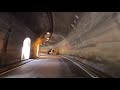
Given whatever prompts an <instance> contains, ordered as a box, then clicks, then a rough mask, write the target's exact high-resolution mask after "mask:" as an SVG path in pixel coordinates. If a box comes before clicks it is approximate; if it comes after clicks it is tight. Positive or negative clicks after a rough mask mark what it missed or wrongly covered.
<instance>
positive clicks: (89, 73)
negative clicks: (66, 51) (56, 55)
mask: <svg viewBox="0 0 120 90" xmlns="http://www.w3.org/2000/svg"><path fill="white" fill-rule="evenodd" d="M60 56H61V55H60ZM61 57H63V58H66V59H68V60H69V61H71V62H73V63H74V64H75V65H77V66H78V67H80V68H82V69H83V70H84V71H85V72H86V73H87V74H89V75H90V76H91V77H92V78H98V77H96V76H93V75H92V74H91V73H89V72H88V71H87V70H85V69H84V68H83V67H82V66H80V65H79V64H77V63H76V62H74V61H72V60H70V59H69V58H67V57H65V56H61Z"/></svg>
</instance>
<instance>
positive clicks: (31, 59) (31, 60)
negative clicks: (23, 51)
mask: <svg viewBox="0 0 120 90" xmlns="http://www.w3.org/2000/svg"><path fill="white" fill-rule="evenodd" d="M30 60H31V61H32V59H30ZM31 61H29V62H31ZM29 62H27V63H29ZM27 63H25V64H27ZM22 65H24V64H22ZM22 65H20V66H17V67H15V68H13V69H10V70H7V71H5V72H3V73H0V76H1V75H3V74H5V73H8V72H10V71H13V70H15V69H17V68H19V67H21V66H22Z"/></svg>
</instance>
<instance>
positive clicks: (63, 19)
mask: <svg viewBox="0 0 120 90" xmlns="http://www.w3.org/2000/svg"><path fill="white" fill-rule="evenodd" d="M10 13H11V14H12V15H13V16H14V17H16V19H17V20H18V21H19V22H20V23H22V24H24V25H26V26H27V27H28V28H30V29H31V30H32V32H34V33H35V34H36V35H37V36H40V35H42V34H43V33H45V32H47V31H49V30H50V25H51V22H50V21H49V18H48V16H47V13H46V12H10ZM79 13H80V12H52V17H53V34H52V37H51V39H50V40H49V42H48V43H47V44H45V46H46V45H54V44H56V43H58V42H60V41H62V40H63V39H64V38H65V37H66V36H67V35H68V34H69V33H70V31H71V30H72V29H73V28H72V27H71V23H73V21H74V20H75V15H77V14H79Z"/></svg>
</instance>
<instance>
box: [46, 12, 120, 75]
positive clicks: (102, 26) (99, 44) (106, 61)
mask: <svg viewBox="0 0 120 90" xmlns="http://www.w3.org/2000/svg"><path fill="white" fill-rule="evenodd" d="M78 16H79V15H78ZM61 35H62V34H61ZM47 48H57V49H59V53H60V54H63V55H74V56H79V57H83V58H86V59H87V60H86V59H85V60H83V62H85V63H87V64H89V65H92V66H93V67H96V68H98V69H100V70H102V71H104V72H107V73H109V74H111V75H113V76H116V77H120V72H119V69H120V13H119V12H83V13H82V15H80V16H79V21H78V23H77V25H76V26H75V28H73V29H72V30H71V32H69V34H68V36H67V37H66V38H65V39H64V40H62V41H61V42H59V43H57V44H55V45H52V46H50V47H47Z"/></svg>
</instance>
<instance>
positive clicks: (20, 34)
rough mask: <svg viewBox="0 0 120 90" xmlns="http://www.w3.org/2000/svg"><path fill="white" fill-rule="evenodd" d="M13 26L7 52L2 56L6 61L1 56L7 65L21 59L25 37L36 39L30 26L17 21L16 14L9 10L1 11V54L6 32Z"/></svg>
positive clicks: (1, 61) (0, 59)
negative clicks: (8, 11) (10, 12)
mask: <svg viewBox="0 0 120 90" xmlns="http://www.w3.org/2000/svg"><path fill="white" fill-rule="evenodd" d="M11 26H12V32H10V34H9V39H8V46H7V52H6V54H5V55H4V56H2V57H3V58H4V61H3V60H2V58H1V57H0V63H4V64H5V65H6V64H11V63H15V62H17V61H21V51H22V46H23V41H24V39H25V38H26V37H29V38H30V39H31V42H33V41H34V39H35V34H34V33H33V32H32V31H31V30H30V29H29V28H27V27H26V26H24V25H23V24H22V23H20V22H19V21H17V20H16V19H15V17H14V16H12V15H10V14H9V13H7V12H0V56H1V53H2V52H1V50H2V47H3V42H4V37H5V34H6V33H7V32H8V29H9V28H10V27H11Z"/></svg>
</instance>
